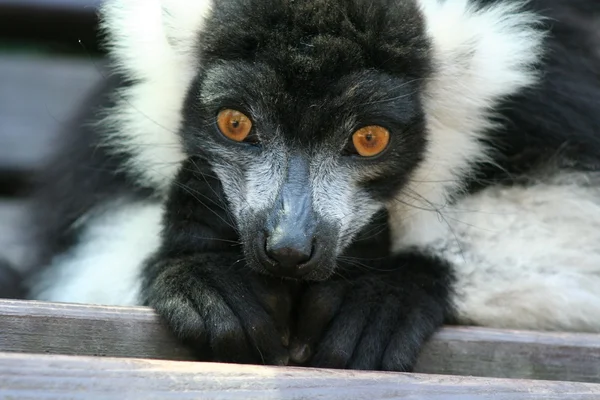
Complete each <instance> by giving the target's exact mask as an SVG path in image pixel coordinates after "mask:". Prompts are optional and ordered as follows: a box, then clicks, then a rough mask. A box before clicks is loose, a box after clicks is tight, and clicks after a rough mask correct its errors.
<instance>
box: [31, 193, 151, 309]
mask: <svg viewBox="0 0 600 400" xmlns="http://www.w3.org/2000/svg"><path fill="white" fill-rule="evenodd" d="M161 214H162V208H161V206H160V205H158V204H148V203H129V204H127V203H125V204H123V203H121V204H119V203H117V204H114V205H112V206H110V207H109V208H108V209H107V210H103V211H102V212H101V213H99V214H96V215H94V216H90V217H89V220H87V221H86V226H87V227H86V228H85V231H84V232H83V233H82V235H81V237H80V240H81V243H80V244H79V245H77V246H75V247H74V248H73V249H72V250H71V251H69V252H67V253H65V254H63V255H60V256H57V257H56V259H55V260H53V262H52V264H51V265H50V266H49V267H48V268H47V270H45V271H44V273H43V274H42V275H41V276H39V277H36V281H35V282H34V284H33V288H32V298H34V299H36V300H44V301H54V302H66V303H85V304H102V305H137V304H139V298H138V297H139V290H140V283H141V282H140V272H141V266H142V263H143V262H144V260H145V259H146V258H147V257H149V256H150V255H151V254H152V253H153V252H154V251H155V250H156V249H157V248H158V246H159V244H160V240H159V234H160V229H161V224H160V222H161Z"/></svg>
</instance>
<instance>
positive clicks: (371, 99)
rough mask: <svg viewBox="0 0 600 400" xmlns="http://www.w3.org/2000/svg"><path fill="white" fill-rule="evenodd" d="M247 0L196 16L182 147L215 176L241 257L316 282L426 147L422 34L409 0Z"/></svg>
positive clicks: (426, 47) (276, 272) (396, 189)
mask: <svg viewBox="0 0 600 400" xmlns="http://www.w3.org/2000/svg"><path fill="white" fill-rule="evenodd" d="M254 3H255V2H253V1H246V2H244V1H239V2H236V1H233V2H227V4H226V5H223V6H222V7H221V6H216V7H214V11H213V12H212V14H211V15H210V17H209V18H208V20H207V21H206V26H205V28H204V33H203V35H202V36H201V39H200V40H199V54H200V59H201V68H200V70H199V72H198V74H197V76H196V78H195V80H194V82H193V85H192V87H191V89H190V91H189V92H188V96H187V99H186V102H185V105H184V122H183V127H182V129H181V132H182V135H183V139H184V140H183V141H184V146H185V150H186V153H187V155H188V156H198V157H203V158H205V159H206V160H208V162H209V163H210V165H211V166H212V169H213V170H214V172H215V174H216V175H217V176H218V177H219V179H220V180H221V182H222V185H223V188H224V192H225V194H226V197H227V200H228V202H229V205H230V208H231V210H232V213H233V215H234V217H235V220H236V222H237V228H238V230H239V232H240V236H241V239H242V241H243V244H244V249H245V255H246V258H247V260H248V264H249V266H250V267H252V268H253V269H255V270H258V271H261V272H268V273H271V274H274V275H280V276H285V277H293V278H301V279H308V280H321V279H326V278H328V277H329V276H330V275H331V274H332V273H333V272H334V270H335V267H336V257H337V256H338V255H339V254H340V253H341V252H342V251H343V250H344V248H345V247H346V246H347V245H348V244H349V243H350V242H351V241H352V239H353V238H354V237H355V235H356V234H357V233H358V232H359V231H360V230H361V228H363V227H364V226H365V225H366V224H367V223H368V222H369V221H370V220H371V219H372V217H373V216H374V215H375V214H376V213H377V212H378V211H379V210H381V209H383V208H384V207H385V204H386V203H387V202H389V201H391V199H393V198H394V196H396V195H397V193H398V192H399V191H401V190H402V188H403V187H404V186H405V185H406V184H407V182H408V181H409V180H410V177H411V172H412V171H413V170H414V169H415V168H416V166H417V165H418V164H419V163H420V162H421V160H422V158H423V157H424V152H425V149H426V144H427V140H426V137H427V136H426V132H425V118H424V112H423V108H422V105H421V92H422V86H423V82H424V81H425V80H426V79H427V78H428V74H429V70H430V65H429V61H428V60H429V42H428V40H427V39H426V37H425V34H424V32H423V29H424V28H423V24H422V21H421V19H420V13H419V12H417V10H416V8H415V7H416V6H415V5H414V4H413V3H412V2H399V1H382V2H378V3H376V4H374V3H372V2H370V1H361V0H355V1H331V0H329V1H327V0H322V1H311V2H306V3H304V4H300V3H295V2H294V1H281V0H278V1H272V2H271V3H272V4H270V6H269V7H268V8H264V5H265V4H266V3H268V2H264V1H262V2H260V4H261V7H255V4H254ZM257 4H258V3H257ZM397 21H403V22H404V23H403V24H402V25H401V26H399V25H398V24H397Z"/></svg>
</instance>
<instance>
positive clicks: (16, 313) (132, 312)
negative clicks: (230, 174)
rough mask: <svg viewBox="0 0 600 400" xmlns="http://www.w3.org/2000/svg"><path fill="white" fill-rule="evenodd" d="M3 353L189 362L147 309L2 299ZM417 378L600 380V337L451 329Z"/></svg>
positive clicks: (431, 348) (426, 356) (437, 340)
mask: <svg viewBox="0 0 600 400" xmlns="http://www.w3.org/2000/svg"><path fill="white" fill-rule="evenodd" d="M0 327H1V328H0V351H2V352H22V353H50V354H67V355H88V356H109V357H132V358H151V359H171V360H191V359H192V357H191V355H190V354H189V353H188V352H187V351H186V349H185V348H184V347H182V346H181V345H180V344H178V343H177V341H176V340H175V339H174V338H173V336H172V335H171V334H170V333H169V332H168V330H167V329H166V328H165V327H164V326H163V325H162V324H161V323H160V322H159V320H158V319H157V317H156V315H155V313H154V312H153V311H152V310H151V309H149V308H145V307H102V306H89V305H74V304H56V303H43V302H32V301H28V302H23V301H11V300H2V301H0ZM416 372H422V373H429V374H448V375H461V376H485V377H498V378H520V379H544V380H559V381H580V382H600V335H591V334H565V333H542V332H520V331H503V330H496V329H485V328H475V327H469V328H455V327H448V328H444V329H443V330H442V331H440V332H439V333H438V334H437V335H436V336H435V337H434V338H433V339H432V340H431V342H430V343H429V344H428V345H427V346H426V347H425V349H424V351H423V353H422V354H421V357H420V360H419V363H418V365H417V368H416Z"/></svg>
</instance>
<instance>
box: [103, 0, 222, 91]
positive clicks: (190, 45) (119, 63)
mask: <svg viewBox="0 0 600 400" xmlns="http://www.w3.org/2000/svg"><path fill="white" fill-rule="evenodd" d="M211 5H212V1H211V0H193V1H190V0H107V1H106V2H105V3H104V5H103V6H102V8H101V11H100V14H101V21H102V23H101V28H102V30H103V32H104V33H105V34H106V46H107V48H108V50H109V52H110V54H111V56H112V58H113V60H114V62H115V64H116V67H117V68H119V69H120V71H121V72H123V73H125V74H126V75H127V76H129V77H131V78H138V79H159V80H160V79H161V75H163V74H164V72H165V70H170V69H176V70H179V69H181V68H182V67H190V66H194V65H196V63H197V62H198V60H197V57H196V55H195V54H194V53H195V51H194V50H195V46H196V42H197V40H198V33H199V31H200V30H201V29H202V26H203V20H204V18H205V16H206V15H207V14H208V12H209V11H210V8H211Z"/></svg>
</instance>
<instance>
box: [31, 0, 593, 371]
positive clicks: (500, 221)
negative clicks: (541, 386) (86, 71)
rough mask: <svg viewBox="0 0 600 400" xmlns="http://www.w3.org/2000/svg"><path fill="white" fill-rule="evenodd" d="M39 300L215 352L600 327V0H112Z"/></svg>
mask: <svg viewBox="0 0 600 400" xmlns="http://www.w3.org/2000/svg"><path fill="white" fill-rule="evenodd" d="M102 20H103V29H104V31H105V33H106V34H107V36H106V37H107V45H108V48H109V50H110V56H111V60H112V67H111V70H110V73H109V74H108V75H107V78H106V80H105V82H104V84H103V87H102V88H100V89H99V92H98V93H96V94H95V95H94V96H93V97H92V99H91V100H90V104H87V105H84V108H85V109H86V110H87V111H88V112H87V114H85V115H84V116H82V118H81V121H78V123H77V124H76V126H77V127H78V129H72V130H71V131H70V134H69V135H68V138H67V139H65V142H64V143H63V144H64V148H63V149H62V151H61V152H60V154H59V155H58V156H57V157H55V158H54V159H53V160H51V161H50V162H49V164H48V167H47V169H46V170H45V172H44V174H43V176H42V177H41V178H42V179H41V181H42V182H43V185H42V187H40V189H39V193H38V197H39V208H38V217H39V218H38V222H37V224H38V225H39V227H40V234H41V235H42V238H43V244H44V247H43V251H41V252H40V254H39V255H38V260H37V264H38V266H40V267H43V268H41V271H42V272H40V273H37V274H36V275H35V276H32V277H31V278H30V280H29V290H30V295H29V298H31V299H40V300H49V301H65V302H80V303H98V304H113V305H115V304H116V305H135V304H138V305H140V304H142V305H149V306H151V307H154V308H155V309H156V310H157V311H158V313H159V314H160V315H161V316H162V317H163V318H164V320H165V321H166V323H167V324H168V325H169V327H170V328H171V329H172V330H173V332H175V333H176V334H177V335H178V337H179V338H180V339H181V340H182V341H183V342H184V343H186V344H188V345H189V346H190V347H191V348H193V349H194V350H195V351H197V354H198V358H199V359H202V360H214V361H226V362H241V363H265V364H287V363H290V362H291V363H294V364H301V365H311V366H318V367H333V368H358V369H381V370H397V371H406V370H410V369H411V367H412V365H413V363H414V361H415V358H416V356H417V355H418V352H419V349H420V347H421V345H422V344H423V343H424V342H425V341H426V340H427V339H428V338H429V337H430V336H431V334H432V333H433V332H435V331H436V329H438V328H439V327H440V326H441V325H442V324H444V323H459V324H476V325H483V326H489V327H507V328H522V329H542V330H544V329H547V330H571V331H588V332H598V331H600V164H599V162H600V34H599V30H600V2H597V1H593V0H532V1H529V2H522V1H512V0H497V1H492V0H489V1H485V0H446V1H438V0H311V1H302V0H195V1H191V0H109V1H107V2H106V3H105V5H104V6H103V9H102Z"/></svg>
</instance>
